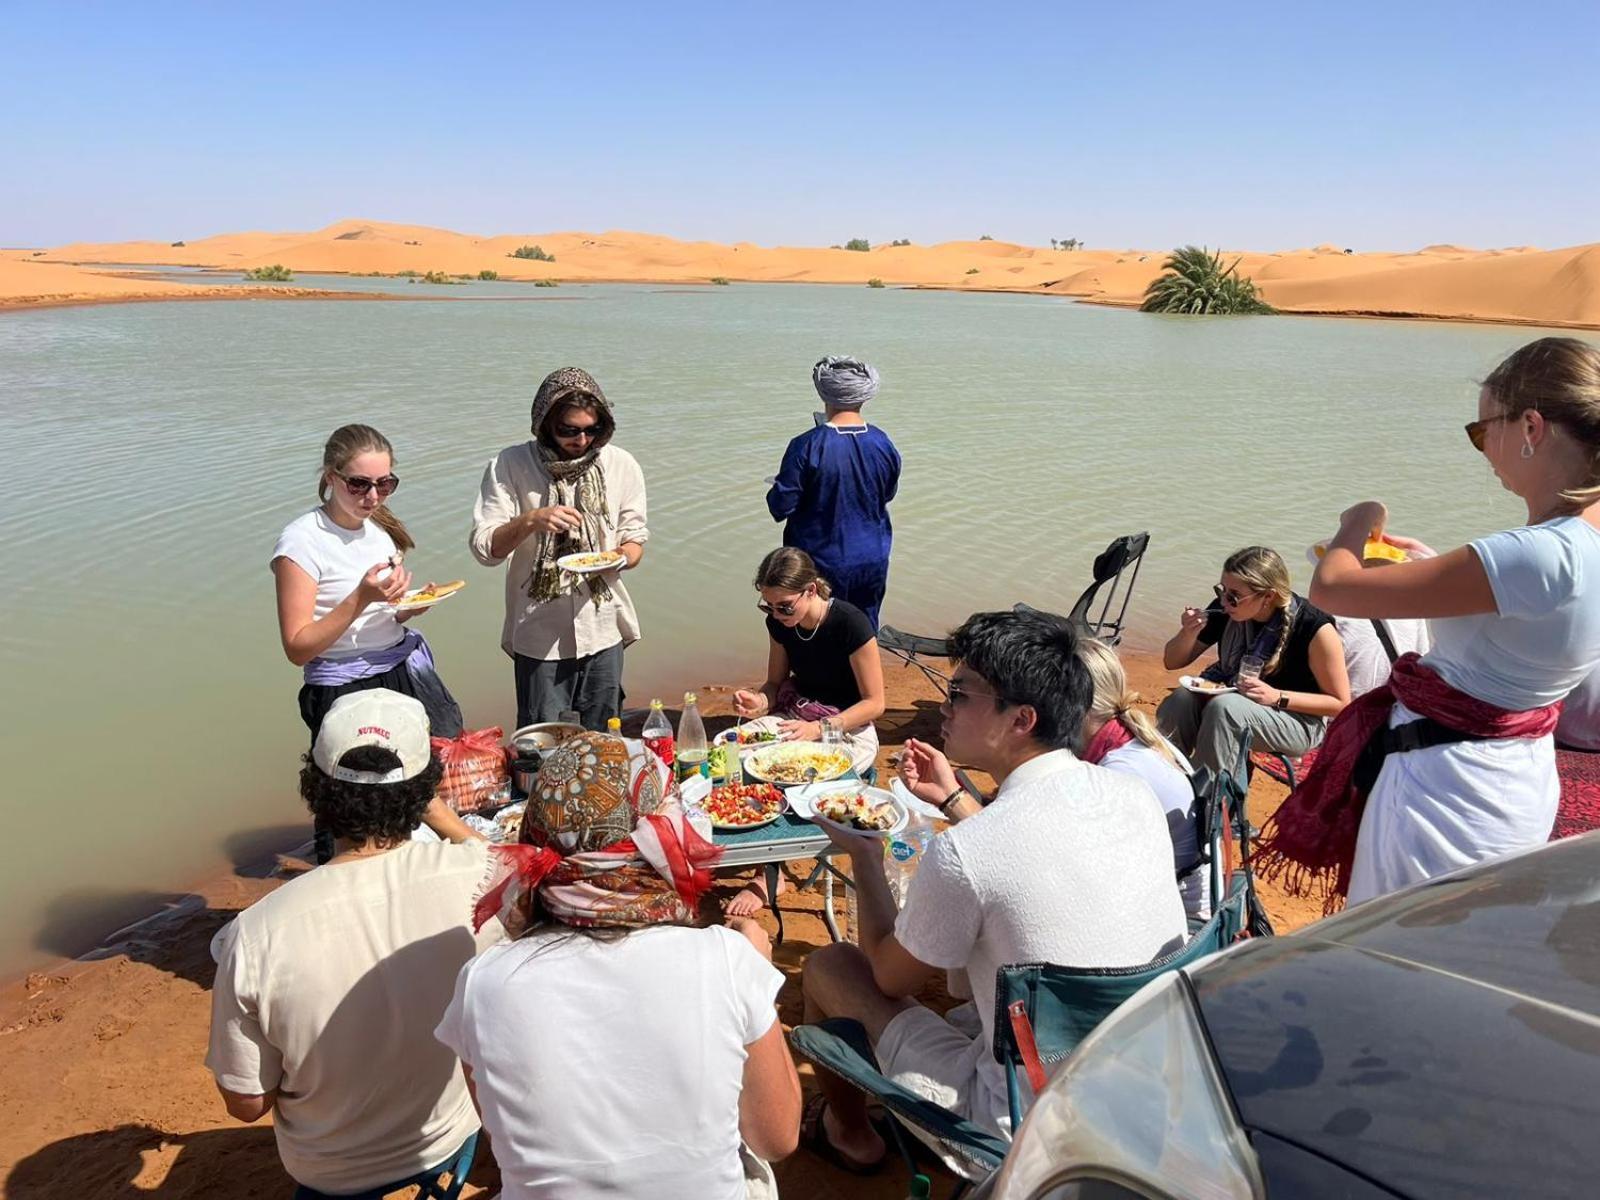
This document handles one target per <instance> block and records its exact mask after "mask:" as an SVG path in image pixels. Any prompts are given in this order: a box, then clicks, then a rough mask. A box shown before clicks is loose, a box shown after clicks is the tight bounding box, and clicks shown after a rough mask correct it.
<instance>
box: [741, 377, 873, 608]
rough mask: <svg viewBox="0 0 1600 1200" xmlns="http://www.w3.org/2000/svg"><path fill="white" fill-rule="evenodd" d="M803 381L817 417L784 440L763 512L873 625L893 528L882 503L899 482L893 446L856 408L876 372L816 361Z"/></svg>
mask: <svg viewBox="0 0 1600 1200" xmlns="http://www.w3.org/2000/svg"><path fill="white" fill-rule="evenodd" d="M811 382H812V383H813V384H814V385H815V386H816V389H817V395H819V396H820V397H822V403H823V406H824V407H825V408H826V409H827V414H826V417H825V419H824V420H823V421H822V422H821V423H820V424H818V425H817V426H816V427H815V428H813V429H808V430H806V432H804V433H802V434H801V435H800V436H799V437H797V438H794V439H793V440H792V441H790V443H789V445H788V448H787V449H785V450H784V452H783V465H782V466H780V467H779V468H778V474H777V475H776V477H774V479H773V481H772V487H771V488H770V489H769V490H768V491H767V511H768V512H770V513H771V514H772V519H773V520H774V521H783V522H784V526H783V544H784V545H785V546H794V547H796V548H797V549H800V550H804V551H805V552H806V553H807V554H809V555H810V556H811V558H812V561H814V562H815V563H816V564H817V569H818V570H819V571H821V572H822V574H823V575H824V576H826V577H827V579H828V582H829V583H831V584H832V585H833V594H834V595H835V596H837V597H838V598H839V599H840V600H843V601H845V602H846V603H849V604H853V605H855V606H856V607H857V608H859V609H860V610H861V611H862V612H863V613H865V614H866V616H867V620H868V621H870V622H871V623H872V628H873V629H877V627H878V609H879V606H880V605H882V603H883V593H884V590H885V589H886V588H887V587H888V585H889V547H890V543H891V541H892V540H893V536H894V530H893V527H892V526H891V524H890V522H889V502H890V501H891V500H893V499H894V495H895V491H896V490H897V489H898V488H899V486H900V451H898V450H896V449H895V446H894V443H893V442H892V441H890V440H889V435H888V434H886V433H885V432H884V431H883V430H882V429H879V428H878V427H877V426H875V425H868V424H867V420H866V418H865V417H863V416H862V415H861V409H862V406H863V405H865V404H866V403H867V401H869V400H871V399H872V398H873V397H874V396H876V395H877V394H878V372H877V371H875V370H873V368H872V367H871V366H869V365H868V364H867V363H864V362H862V361H861V360H860V359H855V358H834V357H829V358H824V359H823V360H822V361H821V362H819V363H817V365H816V366H814V367H813V368H812V369H811Z"/></svg>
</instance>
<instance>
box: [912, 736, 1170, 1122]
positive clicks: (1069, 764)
mask: <svg viewBox="0 0 1600 1200" xmlns="http://www.w3.org/2000/svg"><path fill="white" fill-rule="evenodd" d="M894 933H895V938H896V940H897V941H899V943H900V944H901V945H902V946H903V947H905V949H906V950H907V951H908V952H909V953H910V954H912V955H914V956H915V957H916V958H918V959H920V960H921V961H922V962H925V963H927V964H928V965H929V966H932V967H944V968H962V969H964V970H965V971H966V975H967V986H968V989H969V991H970V994H971V996H972V998H973V1005H974V1006H975V1007H976V1009H977V1011H978V1014H979V1016H980V1017H981V1018H982V1021H983V1033H982V1036H981V1037H980V1038H979V1039H978V1041H977V1042H975V1043H974V1044H973V1061H972V1062H971V1063H970V1067H971V1068H972V1069H973V1071H974V1072H975V1075H976V1078H975V1079H974V1080H973V1083H974V1087H973V1089H972V1091H971V1093H970V1095H971V1112H970V1114H969V1115H970V1116H972V1117H973V1119H975V1120H978V1121H980V1122H983V1123H985V1124H987V1125H988V1126H989V1127H990V1128H994V1129H999V1128H1002V1127H1003V1126H1004V1125H1005V1124H1008V1123H1009V1118H1008V1110H1007V1104H1006V1082H1005V1071H1004V1070H1003V1069H1002V1068H1001V1066H1000V1064H999V1063H997V1062H995V1060H994V1055H993V1053H992V1052H991V1046H992V1045H993V1040H994V1028H993V1026H994V993H995V972H996V970H998V969H999V968H1000V967H1002V966H1005V965H1007V964H1009V963H1023V962H1051V963H1060V964H1063V965H1069V966H1075V967H1131V966H1139V965H1141V964H1143V963H1147V962H1149V961H1150V960H1151V959H1153V958H1157V957H1159V956H1160V955H1162V954H1164V953H1166V952H1167V951H1168V950H1171V949H1174V948H1176V947H1178V946H1180V945H1182V944H1183V941H1184V939H1185V937H1186V936H1187V934H1188V925H1187V922H1186V921H1185V919H1184V912H1183V901H1182V899H1181V898H1180V897H1179V895H1178V885H1177V881H1176V879H1175V878H1174V877H1173V872H1172V840H1171V837H1170V836H1169V835H1168V833H1167V820H1166V816H1165V814H1164V813H1163V812H1162V810H1161V805H1160V804H1159V803H1157V802H1156V799H1155V796H1154V795H1153V794H1152V793H1151V791H1150V789H1149V788H1148V787H1146V786H1145V785H1144V784H1142V783H1140V782H1139V781H1138V780H1135V779H1130V778H1128V776H1127V775H1125V774H1122V773H1120V772H1117V771H1108V770H1106V769H1105V768H1104V767H1098V766H1090V765H1089V764H1088V763H1084V762H1080V761H1079V760H1078V759H1077V758H1076V757H1074V756H1073V755H1072V753H1071V752H1069V751H1066V750H1055V751H1052V752H1050V753H1048V754H1044V755H1041V756H1039V757H1038V758H1034V759H1030V760H1029V761H1028V762H1026V763H1024V764H1023V765H1022V766H1020V767H1018V768H1017V769H1016V770H1015V771H1013V772H1011V774H1010V775H1008V776H1006V779H1005V782H1004V783H1003V784H1002V785H1001V787H1000V791H999V793H998V795H996V797H995V799H994V801H993V802H992V803H991V804H990V805H989V806H988V807H987V808H985V809H984V810H983V811H982V812H979V813H977V814H976V815H974V816H971V817H968V818H967V819H966V820H964V821H962V822H961V823H959V824H957V825H952V826H951V827H950V828H949V829H948V830H946V831H945V832H944V833H941V834H940V835H939V836H938V837H936V838H934V839H933V843H932V845H930V846H929V848H928V851H927V856H926V860H925V861H924V862H923V864H922V866H921V867H919V868H918V870H917V873H916V875H914V876H913V877H912V880H911V887H910V890H909V892H908V894H907V896H906V904H905V907H904V908H903V909H901V910H900V915H899V917H898V919H897V920H896V921H895V927H894ZM1022 1086H1023V1090H1024V1092H1025V1093H1027V1092H1028V1085H1027V1082H1026V1080H1024V1081H1023V1084H1022Z"/></svg>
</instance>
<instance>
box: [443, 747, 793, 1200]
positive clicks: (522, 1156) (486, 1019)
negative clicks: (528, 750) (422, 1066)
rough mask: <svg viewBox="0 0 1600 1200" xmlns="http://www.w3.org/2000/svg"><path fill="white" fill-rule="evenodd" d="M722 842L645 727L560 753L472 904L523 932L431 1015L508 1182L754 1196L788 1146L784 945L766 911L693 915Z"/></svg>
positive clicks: (551, 1193)
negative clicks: (780, 1005)
mask: <svg viewBox="0 0 1600 1200" xmlns="http://www.w3.org/2000/svg"><path fill="white" fill-rule="evenodd" d="M719 857H720V850H719V849H718V848H717V847H716V846H714V845H713V844H712V843H711V841H710V840H709V836H708V831H705V830H702V829H701V828H698V827H697V826H696V824H694V823H691V822H690V820H689V819H688V817H687V816H686V815H685V813H684V811H683V810H682V808H681V807H680V806H679V804H678V799H677V795H676V793H675V791H674V790H673V784H672V780H671V775H670V772H669V771H668V769H667V767H666V765H665V764H664V763H663V762H662V761H661V760H660V759H659V758H658V757H656V756H655V755H654V754H652V753H650V752H649V751H648V750H646V749H645V748H644V746H643V745H642V744H640V743H637V742H632V741H626V740H624V739H623V738H620V737H616V736H614V735H610V734H599V733H589V734H584V735H582V736H580V737H576V738H573V739H571V740H569V741H567V742H564V743H562V744H561V745H560V746H558V747H557V748H556V749H555V750H553V751H551V752H550V753H549V754H548V755H546V756H545V759H544V762H543V764H542V765H541V767H540V769H539V776H538V779H537V781H536V783H535V785H534V788H533V791H532V794H531V795H530V796H529V797H528V806H527V809H526V811H525V813H524V816H523V823H522V832H521V839H520V842H519V843H518V844H517V845H514V846H503V847H497V848H495V849H494V850H492V851H491V863H490V868H489V871H488V872H487V873H486V875H485V878H484V884H483V887H482V890H481V891H480V893H479V896H478V898H477V900H476V902H475V904H474V916H473V921H474V924H475V925H479V926H481V925H482V924H483V923H485V922H487V921H490V920H499V921H500V922H501V923H502V924H503V925H504V926H505V927H506V929H507V931H508V932H509V933H510V934H511V935H512V936H513V938H515V940H514V941H511V942H508V943H505V944H503V945H501V946H499V947H496V948H495V949H494V951H493V952H492V953H487V954H484V955H481V956H479V957H478V958H476V959H474V960H473V961H472V962H470V963H468V964H467V965H466V966H465V967H464V968H463V969H462V971H461V973H460V976H459V977H458V978H457V980H456V986H455V995H454V997H453V999H452V1000H451V1002H450V1006H449V1008H448V1009H447V1011H446V1012H445V1015H444V1019H443V1020H442V1021H441V1022H440V1024H439V1028H438V1029H437V1031H436V1036H437V1037H438V1038H439V1040H440V1041H441V1042H443V1043H444V1044H445V1045H446V1046H448V1047H450V1048H451V1049H452V1050H454V1051H455V1052H456V1054H457V1055H458V1056H459V1057H460V1059H461V1063H462V1066H463V1068H464V1069H465V1070H466V1075H467V1083H468V1086H469V1087H470V1088H472V1090H473V1098H474V1100H475V1102H476V1103H477V1105H478V1109H479V1112H480V1113H481V1114H482V1116H483V1122H484V1127H485V1128H486V1129H487V1130H488V1131H489V1133H490V1136H491V1137H492V1138H493V1139H494V1148H495V1158H496V1160H497V1161H498V1162H499V1164H500V1171H501V1178H502V1181H503V1184H504V1191H503V1192H502V1195H504V1196H506V1197H507V1198H508V1200H510V1198H514V1197H521V1198H531V1197H552V1198H553V1197H567V1196H587V1195H598V1194H601V1193H602V1192H604V1193H605V1194H607V1195H621V1196H644V1195H648V1196H651V1197H653V1198H655V1200H667V1198H676V1197H681V1198H683V1200H701V1198H711V1200H743V1198H744V1197H745V1196H746V1195H747V1192H748V1191H750V1190H756V1191H759V1188H760V1185H762V1184H767V1185H770V1184H771V1171H770V1168H769V1167H767V1165H766V1164H767V1162H768V1161H770V1160H772V1159H777V1158H782V1157H784V1156H786V1155H788V1154H789V1153H790V1152H791V1151H793V1149H794V1147H795V1144H796V1142H797V1140H798V1137H799V1127H800V1081H799V1078H798V1076H797V1075H796V1073H795V1068H794V1061H793V1059H792V1058H790V1056H789V1051H788V1047H787V1045H786V1044H785V1042H784V1038H783V1026H782V1025H781V1024H780V1023H779V1021H778V1014H777V1010H776V1007H775V1005H774V1001H775V998H776V996H777V993H778V989H779V988H780V987H781V986H782V985H783V976H782V975H781V974H779V972H778V971H777V970H776V969H774V967H773V966H772V961H771V959H772V948H771V945H770V944H769V943H768V941H767V937H766V934H765V933H764V932H763V931H762V929H761V927H760V926H759V925H757V924H756V923H755V922H754V921H750V920H746V919H736V920H735V921H733V922H731V923H730V926H731V927H725V926H709V927H706V928H698V927H696V926H695V925H694V924H693V919H694V916H695V913H696V910H697V907H698V905H699V902H700V898H701V897H702V896H703V895H704V894H705V891H706V889H707V888H708V887H709V886H710V883H711V869H712V867H714V866H715V864H716V861H717V859H718V858H719Z"/></svg>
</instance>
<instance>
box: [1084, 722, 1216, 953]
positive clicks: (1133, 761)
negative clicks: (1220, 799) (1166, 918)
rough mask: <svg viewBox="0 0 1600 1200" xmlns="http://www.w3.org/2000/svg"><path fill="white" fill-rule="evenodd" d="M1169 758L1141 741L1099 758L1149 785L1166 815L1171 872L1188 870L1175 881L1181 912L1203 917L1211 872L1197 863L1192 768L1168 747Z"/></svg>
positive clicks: (1207, 910)
mask: <svg viewBox="0 0 1600 1200" xmlns="http://www.w3.org/2000/svg"><path fill="white" fill-rule="evenodd" d="M1167 748H1168V749H1169V750H1171V751H1172V756H1173V760H1174V761H1172V762H1169V761H1168V760H1167V759H1166V758H1164V757H1162V755H1161V753H1160V752H1159V751H1157V750H1154V749H1152V748H1151V747H1149V746H1146V745H1145V744H1144V743H1143V742H1141V741H1137V740H1135V741H1132V742H1129V743H1128V744H1127V745H1126V746H1118V747H1117V748H1116V749H1115V750H1113V751H1111V753H1109V754H1107V755H1106V756H1105V757H1104V758H1102V759H1101V760H1100V765H1101V766H1102V767H1104V768H1105V769H1106V770H1108V771H1121V772H1122V773H1123V774H1125V775H1133V776H1136V777H1137V778H1139V779H1142V780H1144V782H1145V783H1146V784H1147V785H1148V786H1149V788H1150V790H1151V791H1152V792H1154V793H1155V796H1156V800H1157V801H1159V802H1160V804H1161V807H1162V809H1163V810H1164V811H1165V812H1166V814H1167V834H1168V835H1169V836H1170V837H1171V838H1172V866H1173V874H1174V875H1176V874H1177V872H1179V871H1188V872H1189V873H1188V874H1187V875H1186V876H1184V877H1183V878H1182V879H1181V880H1179V882H1178V888H1179V890H1181V891H1182V893H1183V911H1184V912H1185V913H1186V914H1188V915H1189V916H1191V917H1198V918H1199V919H1200V920H1202V921H1203V920H1205V919H1206V918H1207V917H1209V916H1210V915H1211V872H1210V870H1209V869H1208V868H1206V867H1203V866H1198V864H1199V861H1200V829H1199V823H1198V821H1197V820H1196V809H1197V808H1198V806H1199V801H1198V800H1196V799H1195V794H1194V784H1193V783H1192V782H1190V778H1189V777H1190V775H1192V774H1193V772H1194V769H1193V768H1192V767H1191V766H1190V765H1189V760H1188V759H1186V758H1184V756H1183V755H1181V754H1179V753H1178V751H1177V750H1176V749H1175V748H1173V747H1172V746H1170V745H1169V746H1168V747H1167Z"/></svg>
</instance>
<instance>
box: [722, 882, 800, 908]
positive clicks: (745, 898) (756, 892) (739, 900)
mask: <svg viewBox="0 0 1600 1200" xmlns="http://www.w3.org/2000/svg"><path fill="white" fill-rule="evenodd" d="M793 890H794V886H793V885H792V884H791V883H790V882H789V879H788V876H786V875H785V874H784V873H783V872H782V871H779V872H778V895H780V896H782V895H783V894H785V893H786V892H792V891H793ZM769 902H770V901H769V900H768V897H767V881H766V878H765V877H764V875H759V874H758V875H757V876H756V877H755V878H754V879H752V880H751V881H750V882H749V883H747V884H745V885H744V887H743V888H741V889H740V890H739V893H738V895H736V896H734V898H733V899H732V900H729V901H728V903H727V904H726V905H724V906H723V909H722V911H723V912H724V913H726V914H727V915H728V916H730V917H753V916H755V915H756V914H757V913H758V912H760V911H761V910H762V909H764V908H766V907H767V905H768V903H769Z"/></svg>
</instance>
